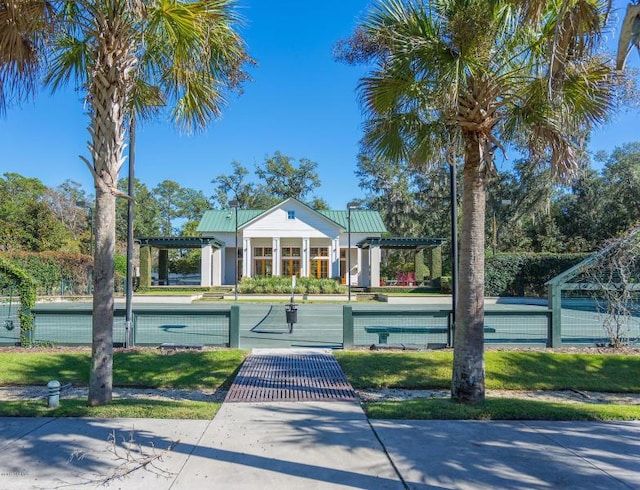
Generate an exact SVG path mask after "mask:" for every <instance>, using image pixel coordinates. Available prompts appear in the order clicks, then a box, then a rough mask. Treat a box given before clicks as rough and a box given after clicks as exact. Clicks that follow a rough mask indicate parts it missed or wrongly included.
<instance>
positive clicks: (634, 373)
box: [0, 349, 640, 420]
mask: <svg viewBox="0 0 640 490" xmlns="http://www.w3.org/2000/svg"><path fill="white" fill-rule="evenodd" d="M245 355H246V352H244V351H241V350H232V349H223V350H211V351H201V352H178V353H173V354H164V353H161V352H159V351H158V350H157V349H142V350H136V351H124V352H116V353H115V355H114V368H113V376H114V386H116V387H140V388H175V389H195V390H197V389H202V388H207V389H217V388H222V389H224V388H227V387H228V386H229V385H230V384H231V382H232V380H233V377H234V375H235V373H236V372H237V370H238V369H239V367H240V364H241V363H242V360H243V359H244V357H245ZM335 356H336V358H337V359H338V361H339V363H340V364H341V366H342V368H343V369H344V371H345V373H346V374H347V377H348V378H349V381H350V382H351V384H352V385H353V387H354V388H356V389H378V388H403V389H433V388H444V389H448V388H449V387H450V380H451V365H452V352H451V351H436V352H422V353H395V352H394V353H391V352H368V351H346V352H345V351H337V352H335ZM485 361H486V373H487V379H486V385H487V388H488V389H501V390H566V389H573V390H581V391H601V392H622V393H625V392H626V393H640V356H628V355H627V356H626V355H595V354H562V353H558V354H555V353H547V352H513V351H511V352H510V351H489V352H487V353H486V356H485ZM89 362H90V352H89V351H88V350H82V351H74V350H55V349H52V350H44V351H29V350H25V351H14V350H11V351H5V352H3V351H1V350H0V386H11V385H41V386H45V385H46V383H47V382H48V381H50V380H52V379H57V380H59V381H60V382H61V383H62V384H65V383H73V385H75V386H86V385H87V384H88V378H89ZM219 406H220V405H219V404H218V403H209V402H197V401H186V400H170V401H168V400H152V399H147V400H140V399H136V400H131V399H114V401H113V402H112V403H111V404H110V405H109V406H106V407H93V408H89V407H87V406H86V400H84V399H81V400H80V399H65V398H64V396H63V397H62V398H61V406H60V408H58V409H56V410H48V409H47V408H46V407H45V403H44V401H43V400H39V401H30V400H26V401H0V416H19V415H20V416H35V417H37V416H54V417H65V416H70V417H79V416H87V417H149V418H185V419H186V418H197V419H208V418H211V417H213V416H214V415H215V413H216V412H217V410H218V408H219ZM364 407H365V410H366V412H367V414H368V415H369V417H371V418H388V419H479V420H489V419H494V420H498V419H500V420H509V419H510V420H639V419H640V406H638V405H597V404H578V403H557V402H542V401H535V400H522V399H518V398H488V399H487V401H486V403H485V404H483V405H482V406H477V407H470V406H466V405H459V404H456V403H453V402H451V401H450V400H447V399H413V400H407V401H401V402H376V403H367V404H365V405H364Z"/></svg>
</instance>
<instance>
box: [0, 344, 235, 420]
mask: <svg viewBox="0 0 640 490" xmlns="http://www.w3.org/2000/svg"><path fill="white" fill-rule="evenodd" d="M245 355H246V353H245V352H244V351H241V350H233V349H225V350H211V351H202V352H178V353H173V354H166V353H160V352H159V351H157V350H155V349H142V350H136V351H126V352H116V353H115V354H114V360H113V385H114V386H115V387H138V388H180V389H200V388H207V389H210V390H215V389H218V388H222V389H225V388H228V387H229V386H230V385H231V382H232V381H233V377H234V375H235V373H236V372H237V370H238V369H239V367H240V364H241V363H242V361H243V359H244V357H245ZM90 359H91V353H90V351H89V350H82V351H69V350H61V351H55V350H47V351H42V352H37V351H36V352H30V351H28V350H26V351H24V352H22V351H11V352H1V351H0V386H12V385H13V386H17V385H41V386H45V385H46V384H47V383H48V382H49V381H50V380H52V379H57V380H58V381H60V383H61V384H66V383H72V384H73V385H74V386H87V385H88V382H89V365H90ZM219 406H220V404H218V403H209V402H196V401H186V400H179V401H178V400H172V401H165V400H162V401H161V400H139V399H138V400H128V399H115V400H114V401H113V402H112V403H111V404H110V405H109V406H105V407H87V406H86V400H84V399H83V400H79V399H65V398H64V395H63V396H62V397H61V402H60V408H58V409H56V410H48V409H47V408H46V407H45V403H44V402H43V401H41V400H38V401H30V400H25V401H0V416H18V415H21V416H35V417H37V416H51V417H66V416H73V417H80V416H87V417H150V418H199V419H203V418H204V419H207V418H212V417H213V416H214V415H215V413H216V412H217V410H218V409H219Z"/></svg>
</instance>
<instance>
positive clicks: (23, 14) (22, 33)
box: [0, 0, 52, 112]
mask: <svg viewBox="0 0 640 490" xmlns="http://www.w3.org/2000/svg"><path fill="white" fill-rule="evenodd" d="M51 14H52V11H51V5H50V3H49V2H47V1H45V0H13V1H6V0H0V112H3V111H4V109H5V108H6V105H7V101H8V99H9V98H10V95H14V96H15V99H16V100H20V99H22V98H24V97H25V96H28V95H32V94H33V93H34V92H35V90H36V88H37V86H38V73H39V68H40V66H41V62H42V54H43V52H44V49H43V48H44V43H45V39H46V35H47V34H49V33H50V32H51V28H52V16H51Z"/></svg>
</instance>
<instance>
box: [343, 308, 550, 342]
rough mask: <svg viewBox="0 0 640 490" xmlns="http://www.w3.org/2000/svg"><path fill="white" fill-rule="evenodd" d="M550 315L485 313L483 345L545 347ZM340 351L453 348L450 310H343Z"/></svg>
mask: <svg viewBox="0 0 640 490" xmlns="http://www.w3.org/2000/svg"><path fill="white" fill-rule="evenodd" d="M551 320H552V312H551V310H547V309H526V310H525V309H508V310H505V309H495V310H492V309H487V310H485V327H484V328H485V334H484V337H485V342H486V343H492V344H526V345H543V346H546V345H549V344H550V339H551V337H552V336H553V332H552V331H551V326H552V321H551ZM343 330H344V339H343V343H344V347H345V348H350V347H357V346H366V345H373V344H401V345H412V346H417V347H419V348H430V347H436V346H451V345H452V344H453V325H452V312H451V310H450V309H442V308H432V309H406V310H401V309H384V310H383V309H354V308H352V307H351V306H344V307H343Z"/></svg>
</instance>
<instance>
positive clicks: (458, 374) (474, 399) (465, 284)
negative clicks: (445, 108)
mask: <svg viewBox="0 0 640 490" xmlns="http://www.w3.org/2000/svg"><path fill="white" fill-rule="evenodd" d="M465 140H466V141H465V146H466V155H465V164H464V169H463V198H462V206H463V207H462V209H463V212H462V226H461V236H460V242H461V243H460V271H459V273H460V281H459V290H458V294H459V296H458V304H457V307H456V323H455V331H454V349H453V377H452V382H451V396H452V398H453V399H454V400H456V401H458V402H462V403H470V404H476V403H482V402H483V401H484V397H485V380H484V213H485V179H484V170H483V168H482V166H481V162H482V149H483V148H484V141H483V137H482V136H480V135H478V134H475V133H468V134H467V135H466V137H465Z"/></svg>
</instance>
